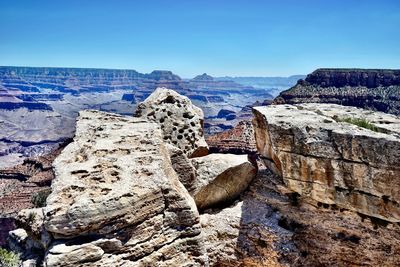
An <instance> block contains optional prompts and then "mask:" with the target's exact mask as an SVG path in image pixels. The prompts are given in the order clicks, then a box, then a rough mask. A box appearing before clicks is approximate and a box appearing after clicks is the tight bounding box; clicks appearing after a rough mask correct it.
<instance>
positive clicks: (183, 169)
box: [166, 144, 196, 193]
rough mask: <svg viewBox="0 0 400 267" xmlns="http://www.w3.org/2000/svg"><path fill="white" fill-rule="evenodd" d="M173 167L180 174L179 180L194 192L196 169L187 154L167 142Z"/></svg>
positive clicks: (190, 191)
mask: <svg viewBox="0 0 400 267" xmlns="http://www.w3.org/2000/svg"><path fill="white" fill-rule="evenodd" d="M166 147H167V149H168V153H169V157H170V159H171V163H172V167H173V168H174V170H175V172H176V174H177V175H178V178H179V181H180V182H181V183H182V184H183V185H184V186H185V188H186V189H187V190H188V191H189V193H192V192H193V190H194V186H195V182H196V169H195V168H194V167H193V165H192V163H191V161H190V159H189V158H188V157H187V156H186V154H185V153H184V152H183V151H182V150H181V149H179V148H177V147H176V146H173V145H171V144H166Z"/></svg>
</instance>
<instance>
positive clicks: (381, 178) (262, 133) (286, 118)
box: [253, 104, 400, 222]
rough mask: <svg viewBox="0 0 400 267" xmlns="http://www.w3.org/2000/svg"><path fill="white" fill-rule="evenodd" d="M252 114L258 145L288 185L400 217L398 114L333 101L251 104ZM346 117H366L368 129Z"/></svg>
mask: <svg viewBox="0 0 400 267" xmlns="http://www.w3.org/2000/svg"><path fill="white" fill-rule="evenodd" d="M254 114H255V118H254V121H253V124H254V128H255V135H256V142H257V148H258V151H259V153H260V154H261V156H262V159H263V160H264V162H265V163H266V165H267V166H268V167H269V168H270V169H271V170H274V171H275V172H276V173H277V174H279V175H281V176H282V177H283V180H284V181H285V183H286V185H287V186H288V187H289V189H291V190H293V191H295V192H297V193H299V194H300V195H303V196H308V197H310V198H312V199H314V200H315V201H318V202H321V203H326V204H332V205H338V206H340V207H344V208H347V209H350V210H355V211H357V212H360V213H362V214H366V215H369V216H373V217H377V218H381V219H385V220H387V221H393V222H399V221H400V206H399V204H398V203H399V202H400V195H399V190H397V189H398V188H399V186H400V180H399V179H398V177H399V175H400V168H399V166H398V162H399V159H400V119H399V118H397V117H396V116H393V115H388V114H384V113H379V112H371V111H368V110H361V109H357V108H354V107H345V108H344V107H343V106H339V105H334V104H301V105H273V106H268V107H256V108H254ZM346 119H347V120H346ZM348 119H350V120H352V119H353V120H354V119H362V120H364V121H367V126H368V124H370V126H369V127H370V129H366V128H362V127H359V126H357V125H354V124H351V123H349V122H346V121H348ZM368 121H369V122H370V123H369V122H368ZM364 127H366V126H364ZM371 129H372V130H371ZM373 130H375V131H373Z"/></svg>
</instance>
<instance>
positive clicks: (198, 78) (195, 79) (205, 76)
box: [192, 73, 214, 81]
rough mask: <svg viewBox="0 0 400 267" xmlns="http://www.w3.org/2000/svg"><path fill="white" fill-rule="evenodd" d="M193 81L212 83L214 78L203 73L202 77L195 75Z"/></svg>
mask: <svg viewBox="0 0 400 267" xmlns="http://www.w3.org/2000/svg"><path fill="white" fill-rule="evenodd" d="M192 80H193V81H214V78H213V77H212V76H210V75H208V74H207V73H203V74H202V75H197V76H196V77H194V78H193V79H192Z"/></svg>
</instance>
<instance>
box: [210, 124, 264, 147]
mask: <svg viewBox="0 0 400 267" xmlns="http://www.w3.org/2000/svg"><path fill="white" fill-rule="evenodd" d="M206 141H207V144H208V146H209V148H210V152H211V153H232V154H255V153H256V152H257V148H256V141H255V139H254V129H253V124H252V123H251V121H247V120H244V121H240V122H239V123H238V124H237V125H236V126H235V127H234V128H233V129H230V130H227V131H225V132H222V133H217V134H214V135H211V136H208V137H207V138H206Z"/></svg>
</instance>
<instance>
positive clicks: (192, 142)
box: [135, 88, 208, 157]
mask: <svg viewBox="0 0 400 267" xmlns="http://www.w3.org/2000/svg"><path fill="white" fill-rule="evenodd" d="M135 116H136V117H142V118H145V119H148V120H152V121H155V122H157V123H158V124H160V126H161V129H162V131H163V138H164V140H165V141H166V142H168V143H170V144H172V145H174V146H176V147H178V148H180V149H181V150H182V151H184V153H185V154H186V155H187V156H188V157H199V156H204V155H207V154H208V146H207V144H206V142H205V140H204V135H203V121H204V114H203V111H202V110H201V109H200V108H198V107H196V106H195V105H193V104H192V102H191V101H190V99H189V98H187V97H185V96H182V95H180V94H178V93H177V92H175V91H173V90H169V89H166V88H158V89H157V90H155V91H154V92H153V93H152V94H151V95H150V96H149V97H148V98H147V99H146V100H145V101H144V102H142V103H140V104H139V105H138V107H137V109H136V114H135Z"/></svg>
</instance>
